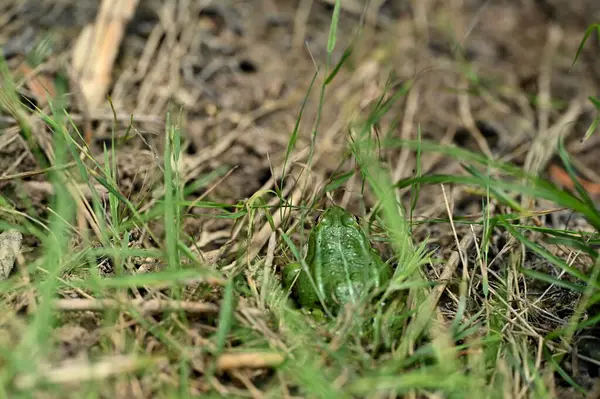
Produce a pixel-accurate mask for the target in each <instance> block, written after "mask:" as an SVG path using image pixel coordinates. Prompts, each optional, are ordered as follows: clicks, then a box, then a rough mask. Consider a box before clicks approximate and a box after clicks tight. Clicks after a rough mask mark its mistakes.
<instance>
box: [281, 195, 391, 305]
mask: <svg viewBox="0 0 600 399" xmlns="http://www.w3.org/2000/svg"><path fill="white" fill-rule="evenodd" d="M305 261H306V264H307V265H308V268H309V271H310V274H311V276H312V277H313V280H314V283H315V284H316V287H317V289H318V290H319V291H320V293H321V294H322V298H323V299H324V302H325V305H326V306H327V308H328V309H329V310H331V311H332V312H337V311H338V310H339V308H340V305H342V306H343V305H345V304H347V303H352V302H356V301H358V300H359V299H360V298H361V297H362V295H364V294H365V293H366V291H367V290H368V288H369V287H377V288H379V287H381V286H382V284H384V283H385V282H386V281H387V280H389V279H390V278H391V277H392V274H393V272H392V269H391V267H390V266H389V265H387V264H386V263H385V262H383V260H382V259H381V257H380V256H379V254H378V253H377V252H376V251H375V250H374V249H373V248H372V247H371V244H370V242H369V240H368V238H367V236H366V235H365V233H364V232H363V230H362V229H361V227H360V226H359V225H358V223H357V222H356V219H355V217H354V215H352V214H351V213H349V212H346V211H345V210H344V209H343V208H341V207H338V206H334V207H332V208H329V209H327V210H326V211H325V213H323V215H322V216H321V219H320V221H319V223H318V224H317V225H316V226H315V227H314V228H313V230H312V231H311V233H310V237H309V241H308V252H307V255H306V259H305ZM298 273H299V274H300V275H299V276H298ZM296 277H297V279H296ZM294 280H296V281H295V283H294ZM283 282H284V285H285V286H286V288H288V289H289V288H290V287H291V289H292V296H293V297H294V298H295V299H296V300H297V302H298V304H299V305H300V306H301V307H302V308H304V309H306V310H320V309H321V308H322V307H321V302H320V301H319V297H318V295H317V292H316V291H315V289H314V286H313V285H312V284H311V281H310V279H309V277H308V276H307V274H306V272H304V270H302V265H300V264H298V263H293V264H290V265H288V266H287V267H285V268H284V270H283ZM369 283H371V284H369ZM292 284H293V286H292Z"/></svg>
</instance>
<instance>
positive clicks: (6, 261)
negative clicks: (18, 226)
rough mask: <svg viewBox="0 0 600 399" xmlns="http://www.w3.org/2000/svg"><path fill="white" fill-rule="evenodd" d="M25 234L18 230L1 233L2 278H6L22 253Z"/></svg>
mask: <svg viewBox="0 0 600 399" xmlns="http://www.w3.org/2000/svg"><path fill="white" fill-rule="evenodd" d="M22 242H23V235H22V234H21V233H19V232H18V231H16V230H7V231H5V232H4V233H2V234H0V280H6V279H7V278H8V275H9V274H10V272H11V271H12V269H13V267H14V266H15V260H16V259H17V256H18V255H19V254H20V253H21V243H22Z"/></svg>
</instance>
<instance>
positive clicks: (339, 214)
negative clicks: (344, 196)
mask: <svg viewBox="0 0 600 399" xmlns="http://www.w3.org/2000/svg"><path fill="white" fill-rule="evenodd" d="M318 226H319V228H323V227H330V226H338V227H341V226H344V227H347V228H357V227H358V221H357V220H356V216H354V215H353V214H351V213H350V212H347V211H346V210H345V209H344V208H342V207H339V206H337V205H336V206H332V207H331V208H329V209H327V210H326V211H325V212H323V214H322V215H321V217H320V218H319V223H318Z"/></svg>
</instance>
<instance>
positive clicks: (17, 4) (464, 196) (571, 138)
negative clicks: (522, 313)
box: [0, 0, 600, 396]
mask: <svg viewBox="0 0 600 399" xmlns="http://www.w3.org/2000/svg"><path fill="white" fill-rule="evenodd" d="M132 3H133V2H132ZM363 3H364V2H363V1H362V0H344V1H342V13H341V18H340V24H339V32H338V35H337V38H338V40H337V44H336V48H335V51H334V53H333V55H332V57H333V59H332V62H333V63H334V64H335V63H337V62H338V61H339V60H340V59H341V58H342V56H343V54H344V51H345V50H346V48H347V46H348V45H349V44H350V43H353V41H354V40H355V37H356V36H355V35H356V32H357V29H358V27H359V25H360V22H361V19H362V18H364V20H365V26H364V29H363V31H362V35H361V36H360V38H359V39H358V40H357V41H356V42H355V45H354V47H353V49H354V51H353V53H352V55H351V57H350V59H349V61H348V62H347V64H346V65H345V66H344V67H343V68H342V69H341V70H340V72H339V73H338V75H337V76H336V78H335V79H334V80H333V81H332V83H331V85H329V86H328V88H327V92H326V98H325V102H324V106H323V112H322V113H321V114H320V118H321V120H320V125H319V135H318V136H317V142H316V145H315V148H316V150H317V152H316V154H315V155H316V157H315V162H314V163H313V164H312V168H311V174H312V176H313V179H314V180H313V182H312V183H311V185H310V187H311V188H310V190H307V191H306V192H304V193H299V194H298V193H296V192H295V191H293V189H290V188H288V186H287V185H286V184H287V183H284V186H283V187H278V185H279V182H280V181H279V180H280V177H281V167H282V164H283V162H284V160H285V156H286V148H287V146H288V143H289V139H290V135H291V134H292V132H293V131H294V128H295V125H296V122H297V120H298V115H299V112H300V109H301V106H302V104H303V100H304V96H305V95H306V93H307V90H308V88H309V85H310V82H311V79H312V77H313V74H314V73H315V71H316V68H317V67H320V68H322V67H323V65H324V64H325V62H326V57H327V40H328V35H329V29H330V24H331V15H332V10H333V1H330V0H314V1H310V0H299V1H291V0H290V1H288V0H247V1H245V0H239V1H233V0H228V1H216V0H214V1H211V0H165V1H158V0H156V1H155V0H140V1H139V4H137V7H134V8H133V9H134V12H133V14H132V17H131V19H130V20H129V22H128V23H127V25H126V29H125V31H124V34H123V37H122V40H120V41H114V42H112V43H113V45H114V46H116V47H117V48H118V51H117V52H116V58H115V60H114V64H113V65H112V70H111V71H110V74H109V80H108V85H107V92H106V95H110V99H111V101H112V105H113V107H114V110H115V115H116V119H117V120H118V123H117V126H116V130H115V134H116V136H117V137H123V136H124V135H125V134H126V133H127V132H129V136H130V138H129V139H127V140H121V142H119V144H118V145H117V146H116V147H115V150H116V154H117V161H118V171H119V176H118V185H119V189H120V190H121V192H122V193H123V195H124V196H125V197H127V198H129V199H130V200H131V201H132V202H133V203H135V204H140V207H141V208H142V210H143V208H144V206H145V205H144V204H147V203H149V202H152V200H149V199H151V198H154V195H155V194H156V193H155V189H156V187H157V184H158V183H159V182H162V156H163V151H164V137H165V135H164V130H165V123H166V117H167V113H169V114H170V117H171V118H172V119H173V120H174V121H176V123H177V124H179V126H180V127H181V131H182V158H181V160H180V162H181V165H180V170H181V174H182V178H183V180H184V182H187V183H190V182H193V181H195V180H197V179H201V178H203V177H204V176H206V175H209V174H215V175H216V176H218V178H219V184H215V185H211V186H210V187H205V186H200V187H198V188H196V189H194V190H191V191H189V192H188V193H187V196H188V199H189V200H193V199H197V198H199V197H201V198H203V199H205V200H209V201H214V202H215V203H227V204H231V205H235V204H237V203H239V201H243V200H247V199H249V198H250V197H252V196H253V195H255V193H257V192H258V191H259V190H267V189H282V190H283V191H284V193H286V195H289V196H290V197H293V196H295V195H298V196H303V195H304V196H310V193H312V191H313V190H316V188H317V187H319V186H322V185H323V184H325V182H326V181H327V179H328V178H330V177H331V175H332V174H334V173H337V172H338V171H339V169H340V165H342V169H348V168H352V167H353V164H352V162H351V161H349V160H348V159H347V157H345V151H346V150H347V146H346V143H347V132H348V124H349V123H350V121H353V120H355V119H356V118H360V117H364V113H365V110H366V109H367V108H368V107H370V106H371V105H372V104H373V103H374V102H375V101H377V99H378V97H379V96H380V95H381V93H382V90H383V88H384V86H385V84H386V80H387V78H388V77H389V76H390V74H393V75H394V76H395V77H396V79H397V80H399V81H407V80H409V79H415V81H414V86H413V87H412V89H411V90H410V91H409V92H408V94H407V95H406V97H405V98H403V99H402V100H401V101H400V102H399V103H398V104H397V105H396V106H395V108H394V109H393V110H392V112H391V113H390V114H389V115H388V116H386V118H388V119H387V122H389V123H393V120H396V121H397V122H398V125H397V127H396V128H395V133H394V134H395V135H396V137H398V138H403V139H415V138H416V137H417V126H420V129H421V132H422V137H423V138H425V139H429V140H435V141H438V142H440V143H454V144H457V145H459V146H462V147H464V148H467V149H471V150H475V151H479V152H482V153H484V154H486V155H491V156H493V157H494V158H496V159H501V160H504V161H510V162H513V163H515V164H516V165H519V166H523V167H524V168H526V169H528V170H530V171H532V172H534V173H537V174H539V175H540V176H544V177H548V178H549V179H551V180H552V181H554V182H555V183H557V184H559V185H568V181H565V180H564V177H563V174H561V173H562V172H561V169H560V163H559V162H557V157H556V155H555V154H554V152H553V151H551V147H552V146H554V142H553V141H551V138H553V137H557V135H559V134H562V135H564V137H565V138H566V143H567V149H568V151H569V153H570V155H571V156H572V158H573V162H574V165H575V166H576V168H577V171H578V172H579V173H580V175H581V177H582V179H585V181H586V182H587V183H586V184H587V186H586V187H587V188H589V191H590V193H591V194H592V195H594V199H595V200H597V201H600V159H599V157H598V156H597V154H598V151H599V150H600V136H598V135H597V134H596V135H592V136H591V138H590V139H589V140H587V141H585V142H584V143H582V138H583V135H584V134H585V132H586V130H587V128H588V127H589V125H590V124H591V123H592V121H593V120H594V118H595V117H596V110H595V109H594V107H593V105H592V104H591V103H590V101H589V100H588V96H593V95H597V94H598V93H599V91H600V56H599V54H600V42H599V40H598V38H597V37H595V35H592V36H591V37H590V40H588V42H587V43H586V45H585V46H584V48H583V50H582V54H581V56H580V58H579V59H578V61H577V63H575V64H574V65H573V60H574V57H575V55H576V52H577V49H578V47H579V45H580V43H581V40H582V39H583V36H584V33H585V30H586V28H587V27H588V26H589V25H591V24H593V23H598V22H600V2H597V1H593V0H574V1H569V2H564V1H558V0H520V1H519V0H505V1H481V0H449V1H436V0H428V1H422V0H418V1H404V0H396V1H390V0H388V1H381V0H380V1H375V0H372V1H371V5H370V7H369V9H368V12H367V13H366V14H365V15H364V16H363V15H362V11H363V7H364V4H363ZM99 7H100V2H98V1H92V0H82V1H78V2H75V1H73V0H57V1H46V0H42V1H39V0H27V1H11V0H6V1H4V2H2V4H1V5H0V45H1V46H2V47H3V51H4V56H5V57H6V59H7V64H8V70H9V71H10V72H11V74H12V76H13V77H14V78H15V79H16V80H19V79H21V80H19V81H20V82H22V83H23V84H22V85H21V86H20V87H19V93H20V94H21V96H22V99H23V100H25V101H29V102H31V103H33V104H35V105H37V106H39V107H41V108H44V107H47V104H46V103H45V101H44V96H43V94H42V93H43V92H44V91H43V90H42V91H40V89H39V84H42V85H47V86H50V87H53V88H54V89H56V90H58V86H59V85H60V82H63V83H64V84H66V86H67V87H68V89H67V91H68V92H69V97H68V106H67V109H68V110H69V113H70V115H71V117H72V118H73V120H74V121H75V124H76V125H77V126H78V127H79V128H80V129H81V131H82V132H83V133H84V135H85V137H86V139H87V141H88V144H89V147H90V150H91V152H92V154H94V156H95V157H96V158H97V159H98V160H101V159H102V157H103V155H102V151H103V148H104V147H105V146H106V147H110V146H111V145H112V144H111V137H112V136H111V135H112V131H111V129H112V127H113V125H114V124H113V121H114V115H113V111H112V110H111V108H110V104H109V103H108V101H100V102H99V103H98V104H97V105H94V106H90V104H89V103H88V102H86V95H85V93H84V92H82V90H81V84H80V83H81V79H82V78H81V76H80V75H78V73H77V71H76V68H75V66H74V62H73V54H74V50H75V49H76V43H77V40H78V39H79V38H80V36H81V33H82V30H83V28H84V27H85V26H86V25H88V24H93V23H95V22H96V16H97V15H98V9H99ZM116 19H118V18H116ZM45 38H49V41H45V40H44V39H45ZM32 51H33V52H34V53H35V54H37V55H38V57H37V58H36V57H33V56H31V54H32ZM80 56H81V54H80ZM83 57H84V58H83V59H84V61H83V63H84V64H85V65H94V64H96V63H100V61H99V60H98V59H94V57H93V54H83ZM23 77H24V78H23ZM319 79H323V76H319V77H318V78H317V85H318V84H319V83H320V80H319ZM36 84H37V85H36ZM540 104H542V105H540ZM543 104H548V106H544V105H543ZM318 105H319V90H318V89H313V90H312V92H311V93H310V95H309V97H308V101H307V106H306V109H305V111H304V113H303V116H302V123H301V124H300V128H299V136H298V141H297V143H296V154H297V158H296V159H295V160H294V162H293V163H292V168H301V167H302V165H303V164H304V162H305V161H306V158H305V156H306V152H307V151H308V148H309V146H310V142H311V134H312V128H313V124H314V121H315V119H316V118H317V116H318V112H317V110H318V108H319V107H318ZM45 109H47V108H45ZM131 115H133V120H134V123H133V129H131V130H130V129H128V126H129V123H130V118H131ZM36 123H37V122H36V121H34V120H33V121H32V124H33V125H34V126H38V125H36ZM0 128H1V129H2V130H1V131H0V188H1V190H2V194H3V195H4V196H5V197H6V198H8V199H9V200H10V201H11V202H12V204H13V205H14V207H15V209H16V210H18V211H21V212H25V213H27V214H28V215H29V216H31V217H34V218H40V219H42V220H43V219H45V218H46V217H47V216H48V215H47V208H46V206H47V205H48V201H49V198H50V196H51V195H52V193H53V187H52V185H51V184H50V183H49V182H48V181H47V180H46V178H45V176H44V175H43V174H31V175H19V174H23V173H25V174H27V173H28V172H31V171H36V170H39V169H40V165H39V162H38V161H37V160H36V158H35V157H34V155H33V154H32V152H31V150H30V147H29V146H28V145H27V144H26V142H25V140H24V139H23V137H22V136H21V135H20V134H19V132H20V128H19V124H18V123H16V122H15V118H14V115H11V113H10V112H7V111H6V110H4V111H2V113H1V114H0ZM34 134H35V135H36V137H37V140H38V141H39V142H40V143H42V144H41V146H42V147H43V148H44V149H46V147H45V146H46V144H44V143H48V142H50V141H49V140H50V139H49V138H50V137H51V131H50V130H49V129H40V130H37V131H35V132H34ZM538 147H539V148H541V150H540V151H537V152H536V151H533V150H532V148H538ZM532 153H536V154H538V155H537V156H535V157H534V156H531V155H530V154H532ZM382 160H383V161H384V162H385V164H386V165H387V166H388V167H389V168H390V170H391V173H392V176H393V178H394V179H395V180H400V179H403V178H407V177H410V176H411V175H412V174H413V172H414V168H415V157H414V154H413V153H411V152H408V151H405V150H403V149H394V150H392V149H386V150H385V151H384V152H383V154H382ZM422 164H423V173H446V174H451V173H461V172H460V171H461V167H460V165H459V164H458V163H456V162H453V161H450V160H448V159H445V158H444V157H441V156H438V155H432V154H426V155H424V157H423V163H422ZM14 176H20V177H19V179H18V180H19V181H18V182H17V179H16V178H15V177H14ZM21 177H23V178H22V179H21ZM448 189H449V190H450V196H451V198H452V206H453V212H454V214H455V215H457V216H461V215H463V216H464V215H472V214H476V213H477V212H481V201H480V199H479V197H477V196H473V195H471V193H469V192H468V191H467V190H464V189H462V188H452V187H450V188H448ZM404 194H405V196H404V197H403V198H404V199H405V200H406V201H409V196H408V194H409V193H408V192H405V193H404ZM359 197H360V199H361V201H364V202H365V203H366V204H368V205H369V206H370V205H372V204H373V203H374V197H373V194H372V193H369V192H366V193H365V194H364V198H363V197H362V194H361V192H360V181H358V180H352V181H351V182H350V183H349V184H348V185H347V186H346V187H345V189H344V190H340V191H339V192H337V193H336V194H335V195H334V198H335V199H336V201H337V202H338V203H341V204H342V205H344V206H346V207H347V208H348V209H350V210H351V211H353V212H355V213H357V214H358V213H360V212H361V210H362V208H361V203H362V202H361V201H359ZM296 202H297V203H298V202H300V198H299V197H298V198H297V200H296ZM537 206H538V207H540V208H549V207H551V204H545V203H538V204H537ZM189 212H190V213H189V214H188V215H187V216H186V217H185V219H184V231H185V233H186V234H187V235H188V236H189V237H192V238H193V239H194V240H195V243H196V245H197V247H198V249H199V250H201V251H202V252H204V253H207V254H213V253H214V251H217V250H219V249H221V248H222V247H223V246H225V245H229V244H230V240H231V238H232V235H234V232H235V230H236V225H235V222H234V221H232V220H228V219H218V218H210V217H208V216H210V215H211V214H213V213H214V212H213V210H210V209H202V208H191V209H190V210H189ZM446 212H447V210H446V205H445V203H444V202H443V201H442V200H441V197H440V187H439V186H431V187H424V188H423V193H422V195H421V196H420V201H419V203H418V204H417V206H416V210H415V214H416V215H418V216H417V217H419V218H423V219H432V218H436V217H445V216H446ZM566 220H569V223H575V222H576V221H577V220H576V218H571V214H570V213H568V212H565V213H564V214H561V213H556V214H553V216H552V217H550V216H549V217H548V218H547V219H545V220H544V222H545V223H547V224H548V225H552V226H557V225H560V224H561V223H563V224H564V223H566ZM153 228H155V229H156V231H155V233H156V234H157V235H158V236H161V235H162V234H163V231H162V230H163V226H162V225H161V224H160V223H157V224H156V225H154V226H153ZM461 228H463V227H461ZM464 229H465V231H466V229H468V227H464ZM236 234H237V233H236ZM414 234H415V237H414V238H415V240H416V241H419V240H422V239H425V237H428V238H429V239H430V246H431V248H432V249H436V248H437V250H438V254H439V255H440V256H442V257H446V258H447V257H448V255H449V253H450V252H451V250H452V246H453V245H454V236H453V235H452V231H451V229H450V227H449V226H448V225H445V224H432V225H423V226H420V227H418V228H416V229H415V233H414ZM25 244H26V247H27V248H28V253H29V254H30V255H31V256H33V254H34V253H35V248H36V245H37V244H36V242H35V240H34V239H26V242H25ZM262 245H263V246H264V247H263V246H261V247H260V248H257V249H256V250H257V253H260V254H262V253H264V251H265V250H266V239H265V242H264V243H263V244H262ZM496 245H497V246H498V248H500V247H501V246H502V244H501V243H497V244H496ZM109 269H110V267H109ZM107 273H110V270H108V271H107ZM431 273H432V276H435V272H434V271H432V272H431ZM532 289H533V290H535V287H533V288H532ZM559 294H560V295H567V294H565V293H564V292H563V291H561V292H560V293H559ZM557 295H558V294H557ZM561 298H563V299H561V300H564V297H561ZM547 300H548V301H552V297H551V296H549V297H547ZM448 303H449V304H448V306H449V308H452V306H453V304H452V301H448ZM448 311H449V312H450V310H448ZM558 317H560V316H558ZM544 323H547V325H548V326H551V325H553V323H557V321H556V320H545V321H543V322H542V323H541V324H544ZM82 331H83V332H82ZM64 333H65V334H66V335H65V336H67V335H68V336H71V335H73V334H75V335H78V334H80V335H78V338H77V337H76V338H72V339H73V340H80V341H85V340H86V339H87V340H92V341H93V338H90V335H89V334H90V333H89V331H88V330H87V329H85V328H84V329H83V330H81V331H80V330H77V331H75V330H70V331H65V332H64ZM83 336H85V338H82V337H83ZM64 339H65V340H66V341H68V340H70V339H71V338H64ZM79 345H81V346H82V347H85V346H86V344H85V343H84V342H80V344H79ZM72 352H77V350H75V349H73V348H71V349H69V348H67V349H65V353H64V354H62V356H64V357H69V356H71V355H72V354H73V353H72ZM59 357H60V356H59ZM585 372H586V373H588V374H591V375H592V377H593V374H594V372H593V371H590V370H586V371H585ZM588 382H589V381H588ZM199 389H200V390H201V388H199ZM570 392H571V391H568V390H567V391H566V392H565V395H567V396H568V395H569V394H570Z"/></svg>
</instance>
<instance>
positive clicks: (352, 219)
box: [342, 213, 358, 226]
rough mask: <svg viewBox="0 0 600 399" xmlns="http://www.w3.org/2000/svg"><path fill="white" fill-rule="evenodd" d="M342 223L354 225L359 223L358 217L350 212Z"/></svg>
mask: <svg viewBox="0 0 600 399" xmlns="http://www.w3.org/2000/svg"><path fill="white" fill-rule="evenodd" d="M342 223H344V225H346V226H354V225H355V224H357V223H358V218H357V217H356V216H354V215H353V214H351V213H348V214H346V215H345V216H344V218H343V220H342Z"/></svg>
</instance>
